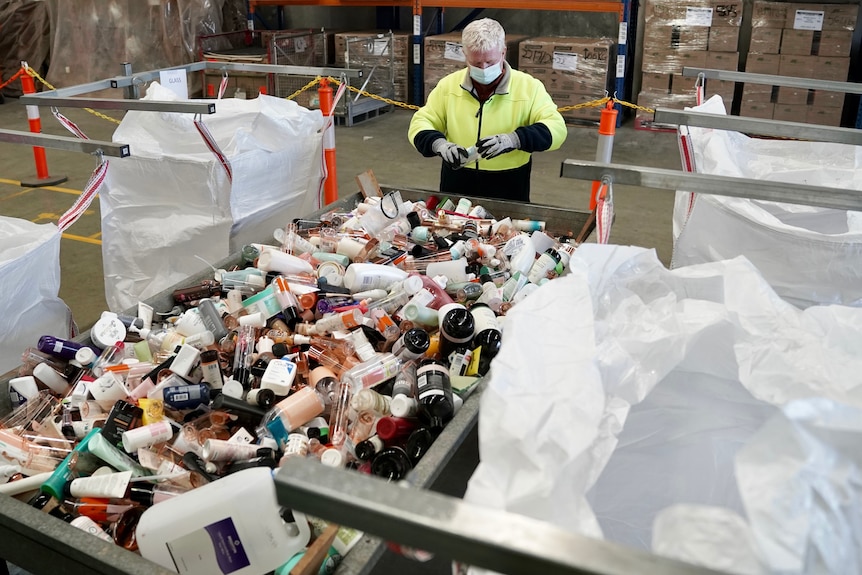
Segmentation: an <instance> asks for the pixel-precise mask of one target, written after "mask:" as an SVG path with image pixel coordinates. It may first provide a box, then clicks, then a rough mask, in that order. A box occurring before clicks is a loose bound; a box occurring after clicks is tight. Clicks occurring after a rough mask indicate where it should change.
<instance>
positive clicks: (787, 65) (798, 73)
mask: <svg viewBox="0 0 862 575" xmlns="http://www.w3.org/2000/svg"><path fill="white" fill-rule="evenodd" d="M778 58H779V64H778V75H779V76H794V77H796V78H813V77H814V70H815V65H816V61H817V58H818V57H817V56H792V55H789V54H781V55H780V56H779V57H778Z"/></svg>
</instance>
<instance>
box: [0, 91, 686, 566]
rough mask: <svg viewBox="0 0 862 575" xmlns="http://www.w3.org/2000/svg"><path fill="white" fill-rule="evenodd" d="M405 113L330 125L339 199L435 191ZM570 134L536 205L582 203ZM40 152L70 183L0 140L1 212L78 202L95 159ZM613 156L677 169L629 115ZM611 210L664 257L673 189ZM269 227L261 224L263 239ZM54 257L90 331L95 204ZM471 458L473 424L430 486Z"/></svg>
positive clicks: (5, 122) (462, 475)
mask: <svg viewBox="0 0 862 575" xmlns="http://www.w3.org/2000/svg"><path fill="white" fill-rule="evenodd" d="M114 97H121V96H119V95H118V96H114ZM62 112H63V114H64V115H66V116H67V117H69V118H70V119H71V120H72V121H74V122H76V123H77V124H78V125H79V127H81V129H82V130H83V131H84V133H86V134H87V135H88V136H89V137H90V138H91V139H97V140H110V139H111V134H112V133H113V131H114V129H115V127H116V124H115V123H112V122H110V121H107V120H105V119H102V118H98V117H96V116H94V115H92V114H90V113H88V112H86V111H84V110H82V109H73V108H68V109H63V110H62ZM41 113H42V123H43V130H44V132H45V133H50V134H59V135H69V134H68V133H67V132H66V131H65V129H64V128H62V126H60V124H59V123H58V122H57V121H56V120H55V119H54V118H53V117H52V116H51V113H50V110H49V109H45V108H43V109H42V110H41ZM108 115H110V116H113V117H114V118H116V119H121V118H122V113H121V112H113V111H111V112H108ZM411 115H412V112H410V111H407V110H401V109H396V110H394V111H392V112H388V113H385V114H382V115H380V116H378V117H376V118H372V119H369V120H366V121H364V122H361V123H359V124H357V125H355V126H353V127H350V128H348V127H341V126H339V127H337V128H336V147H337V160H338V165H337V172H338V184H339V192H340V194H341V195H342V196H344V195H349V194H352V193H354V192H355V191H357V190H358V188H357V186H356V184H355V180H354V177H355V176H356V174H359V173H361V172H363V171H365V170H367V169H371V170H373V172H374V174H375V175H376V177H377V179H378V181H379V182H380V183H381V184H386V185H391V186H396V187H404V188H414V189H428V190H435V189H436V188H437V185H438V178H439V167H440V161H439V159H436V158H435V159H427V158H423V157H421V156H420V155H419V154H418V153H417V152H416V151H415V150H414V149H413V148H412V147H411V146H410V145H409V144H408V142H407V137H406V134H407V126H408V123H409V121H410V117H411ZM0 128H5V129H15V130H25V131H26V130H27V129H28V124H27V115H26V111H25V108H24V107H23V106H21V105H20V104H19V103H18V102H17V101H16V100H14V99H7V100H6V103H5V104H4V105H0ZM568 131H569V134H568V139H567V141H566V142H565V144H564V145H563V147H562V149H561V150H558V151H555V152H546V153H540V154H535V155H534V159H533V162H534V166H533V179H532V190H533V191H532V198H533V201H534V202H535V203H540V204H547V205H553V206H561V207H564V208H570V209H578V210H585V209H586V208H587V206H588V197H589V189H590V185H591V184H590V183H589V182H582V181H578V180H573V179H564V178H560V177H559V173H560V165H561V162H562V161H563V160H565V159H580V160H593V159H595V154H596V142H597V127H595V126H570V127H569V129H568ZM132 153H134V149H133V150H132ZM47 156H48V165H49V168H50V172H51V174H52V175H55V174H65V175H66V176H68V178H69V180H68V181H67V182H65V183H63V184H61V185H59V186H56V187H50V188H24V187H21V186H20V185H19V181H20V180H22V179H27V178H30V177H33V176H35V165H34V161H33V153H32V150H31V148H30V147H28V146H22V145H12V144H6V143H2V142H0V213H2V214H3V215H7V216H14V217H18V218H24V219H28V220H31V221H35V222H40V223H44V222H50V221H53V222H56V221H57V219H58V217H59V216H60V215H61V214H62V213H63V212H64V211H65V210H66V209H67V208H68V207H69V206H70V205H71V204H72V202H73V201H74V200H75V196H76V195H78V194H80V192H81V190H82V189H83V187H84V185H85V184H86V182H87V180H88V179H89V177H90V175H91V173H92V170H93V169H94V168H95V166H96V160H95V159H94V158H88V157H86V156H85V155H83V154H81V153H74V152H63V151H58V150H48V151H47ZM112 161H122V160H119V159H115V160H112ZM613 161H614V162H617V163H624V164H632V165H644V166H653V167H660V168H669V169H679V167H680V161H679V153H678V150H677V145H676V138H675V135H674V134H672V133H657V132H647V131H638V130H635V129H634V128H633V122H632V121H631V120H628V121H627V122H626V123H625V124H624V125H623V126H622V127H621V128H620V129H618V130H617V135H616V139H615V146H614V154H613ZM615 208H616V221H615V223H614V226H613V230H612V232H611V241H613V242H614V243H618V244H634V245H639V246H646V247H650V248H655V249H656V251H657V253H658V255H659V257H660V258H661V260H662V261H663V262H664V263H665V264H666V265H667V264H669V262H670V257H671V250H672V240H671V216H672V210H673V193H672V192H670V191H663V190H647V189H642V188H634V187H625V186H616V187H615ZM298 215H299V214H298ZM269 232H270V231H269V230H262V231H261V237H264V236H265V235H268V234H269ZM60 260H61V269H62V283H61V287H60V296H61V297H62V298H63V300H65V302H66V303H67V304H68V305H69V307H70V308H71V309H72V312H73V315H74V317H75V319H76V321H77V323H78V325H79V327H80V328H81V330H82V331H83V330H86V329H89V327H90V326H91V325H92V324H93V323H94V322H95V321H96V319H98V317H99V314H100V313H101V312H102V311H103V310H105V309H107V307H106V304H105V298H104V285H103V284H104V282H103V274H102V252H101V241H100V214H99V203H98V202H94V203H93V204H92V205H91V207H90V208H89V209H88V210H87V211H86V213H85V214H84V216H83V217H82V218H81V219H80V220H79V221H78V222H77V223H76V224H75V225H73V226H72V227H71V228H70V229H69V230H68V233H66V234H64V236H63V240H62V246H61V255H60ZM26 345H28V343H27V342H21V347H22V350H23V348H24V347H25V346H26ZM477 462H478V439H477V433H476V432H475V430H474V432H473V433H472V434H471V435H470V436H469V437H468V439H467V440H466V443H465V445H464V446H463V447H462V448H461V449H460V450H459V451H458V452H457V453H456V454H455V455H454V457H453V460H452V462H451V463H450V465H449V466H448V467H447V468H446V473H444V474H443V475H442V476H441V478H440V479H439V480H438V482H437V483H435V485H434V486H433V487H432V488H433V489H434V490H436V491H441V492H443V493H447V494H450V495H453V496H459V497H460V496H462V495H463V493H464V489H465V488H466V483H467V480H468V479H469V477H470V475H471V474H472V471H473V469H474V468H475V466H476V464H477ZM14 572H16V571H15V569H13V573H14ZM450 572H451V563H450V561H449V560H448V559H447V558H445V557H436V558H435V559H434V560H432V561H431V562H429V563H424V564H420V563H415V562H412V561H409V560H406V559H404V558H402V557H399V556H396V555H394V554H392V553H391V552H387V553H386V554H385V555H384V557H383V559H382V560H381V561H380V563H379V564H378V565H377V567H376V568H375V569H374V571H373V573H374V574H378V575H386V574H392V573H425V574H434V575H443V574H446V573H450Z"/></svg>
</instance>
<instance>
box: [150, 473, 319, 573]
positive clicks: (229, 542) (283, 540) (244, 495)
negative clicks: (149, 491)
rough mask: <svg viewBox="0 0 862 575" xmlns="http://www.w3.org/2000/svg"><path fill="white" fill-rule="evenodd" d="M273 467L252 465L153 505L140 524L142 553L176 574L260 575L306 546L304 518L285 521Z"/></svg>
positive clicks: (298, 516) (306, 531)
mask: <svg viewBox="0 0 862 575" xmlns="http://www.w3.org/2000/svg"><path fill="white" fill-rule="evenodd" d="M272 474H273V471H272V470H271V469H269V468H267V467H255V468H251V469H244V470H242V471H238V472H236V473H232V474H231V475H228V476H226V477H224V478H222V479H219V480H217V481H214V482H212V483H209V484H207V485H204V486H203V487H199V488H197V489H193V490H192V491H188V492H186V493H183V494H182V495H179V496H177V497H174V498H172V499H169V500H166V501H163V502H161V503H158V504H156V505H153V506H152V507H150V508H149V509H147V510H146V511H145V512H144V513H143V515H141V519H140V521H139V522H138V528H137V531H136V535H137V541H138V547H139V549H140V552H141V555H142V556H143V557H144V558H145V559H149V560H150V561H153V562H155V563H158V564H159V565H162V566H163V567H166V568H168V569H173V570H175V571H177V573H187V574H191V575H213V574H218V573H223V574H225V575H227V574H231V575H251V574H255V575H259V574H262V573H267V572H269V571H272V570H274V569H275V568H276V567H278V566H279V565H282V564H284V563H286V562H287V561H288V560H289V559H290V558H291V557H292V556H293V554H294V553H296V552H297V551H301V550H302V549H303V548H305V546H306V545H307V544H308V540H309V538H310V535H311V533H310V530H309V527H308V521H306V519H305V516H304V515H302V514H300V513H297V512H294V517H295V518H296V524H292V523H291V524H288V523H285V522H284V520H283V519H282V518H281V515H280V507H279V505H278V501H277V500H276V497H275V482H274V481H273V477H272Z"/></svg>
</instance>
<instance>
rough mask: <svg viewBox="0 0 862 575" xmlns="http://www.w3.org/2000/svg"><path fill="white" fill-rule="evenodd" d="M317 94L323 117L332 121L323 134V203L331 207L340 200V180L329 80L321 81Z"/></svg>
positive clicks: (323, 79)
mask: <svg viewBox="0 0 862 575" xmlns="http://www.w3.org/2000/svg"><path fill="white" fill-rule="evenodd" d="M317 94H318V96H319V97H320V111H321V112H322V113H323V117H324V118H329V119H330V120H332V121H331V123H330V124H329V127H327V128H326V132H324V134H323V159H324V161H325V162H326V180H325V181H324V182H323V203H324V205H329V204H331V203H333V202H334V201H336V200H338V178H337V176H336V173H335V122H334V119H333V118H332V115H333V113H334V112H335V110H333V109H332V87H331V86H330V85H329V80H327V79H326V78H322V79H321V80H320V88H318V89H317Z"/></svg>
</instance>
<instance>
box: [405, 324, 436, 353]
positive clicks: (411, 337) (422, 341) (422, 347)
mask: <svg viewBox="0 0 862 575" xmlns="http://www.w3.org/2000/svg"><path fill="white" fill-rule="evenodd" d="M404 347H406V348H407V349H408V350H409V351H410V352H412V353H425V352H426V351H427V350H428V348H429V347H431V338H430V337H429V335H428V332H427V331H425V330H424V329H422V328H421V327H413V328H410V329H408V330H407V331H405V332H404Z"/></svg>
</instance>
